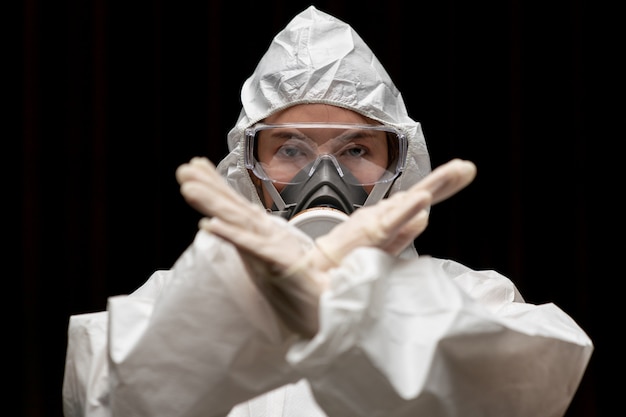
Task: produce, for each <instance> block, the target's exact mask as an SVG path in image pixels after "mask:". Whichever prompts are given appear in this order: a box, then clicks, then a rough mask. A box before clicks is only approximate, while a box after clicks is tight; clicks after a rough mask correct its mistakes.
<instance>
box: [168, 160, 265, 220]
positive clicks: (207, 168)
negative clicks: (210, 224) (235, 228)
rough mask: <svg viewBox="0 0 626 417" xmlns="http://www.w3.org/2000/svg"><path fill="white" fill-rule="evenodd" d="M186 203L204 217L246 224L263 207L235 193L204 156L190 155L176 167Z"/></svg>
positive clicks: (254, 217) (261, 210)
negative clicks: (185, 162) (188, 159)
mask: <svg viewBox="0 0 626 417" xmlns="http://www.w3.org/2000/svg"><path fill="white" fill-rule="evenodd" d="M176 179H177V181H178V182H179V184H180V191H181V194H182V195H183V197H184V198H185V200H186V201H187V203H189V205H190V206H192V207H193V208H194V209H196V210H198V211H199V212H200V213H202V214H203V215H205V216H210V217H214V216H217V217H220V218H222V220H224V221H227V222H232V223H244V224H245V226H249V225H250V224H252V223H254V222H253V220H254V219H256V218H257V217H258V215H259V214H260V213H261V212H263V213H264V210H263V209H262V208H260V207H258V206H256V205H254V204H252V203H250V202H249V201H247V200H246V199H245V198H243V197H242V196H241V195H239V194H237V192H235V190H233V189H232V188H231V187H229V186H228V184H227V183H226V182H225V181H224V179H223V178H222V176H221V175H220V174H219V173H218V172H217V170H216V169H215V165H213V164H212V163H211V162H210V161H209V160H208V159H206V158H193V159H192V160H191V161H190V162H189V163H187V164H183V165H181V166H180V167H178V169H177V170H176Z"/></svg>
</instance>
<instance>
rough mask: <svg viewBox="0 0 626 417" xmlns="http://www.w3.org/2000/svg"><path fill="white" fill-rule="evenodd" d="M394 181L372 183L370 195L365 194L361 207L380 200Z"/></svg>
mask: <svg viewBox="0 0 626 417" xmlns="http://www.w3.org/2000/svg"><path fill="white" fill-rule="evenodd" d="M394 182H395V181H389V182H379V183H378V184H376V185H374V188H372V191H371V192H370V195H368V196H367V200H365V203H364V204H363V207H366V206H369V205H371V204H376V203H378V202H379V201H380V200H382V199H383V198H385V196H386V195H387V193H388V192H389V189H390V188H391V186H392V185H393V183H394Z"/></svg>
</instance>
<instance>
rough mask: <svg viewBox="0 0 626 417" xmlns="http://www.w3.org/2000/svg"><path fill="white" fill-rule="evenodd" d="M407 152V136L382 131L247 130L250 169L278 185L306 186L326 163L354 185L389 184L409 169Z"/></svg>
mask: <svg viewBox="0 0 626 417" xmlns="http://www.w3.org/2000/svg"><path fill="white" fill-rule="evenodd" d="M406 152H407V139H406V136H405V135H404V134H403V133H402V132H400V131H398V130H396V129H394V128H392V127H389V126H382V125H368V124H334V123H289V124H264V123H258V124H256V125H254V126H252V127H250V128H248V129H246V130H245V153H244V161H245V165H246V168H247V169H249V170H251V171H252V172H253V173H254V175H256V176H257V177H258V178H260V179H262V180H267V181H272V182H274V183H278V184H299V183H302V182H305V181H306V180H307V179H308V178H309V177H310V176H312V175H313V174H314V173H315V170H316V168H317V167H318V165H319V164H320V163H321V161H323V160H325V159H329V160H331V161H332V162H333V164H334V166H335V168H336V169H337V171H338V172H339V175H340V176H341V177H342V178H343V179H344V181H346V182H347V183H349V184H354V185H373V184H377V183H381V182H389V181H393V180H394V179H395V178H396V177H397V176H398V175H399V174H400V173H401V172H402V170H403V169H404V163H405V160H406ZM303 170H304V171H303Z"/></svg>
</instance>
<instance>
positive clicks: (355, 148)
mask: <svg viewBox="0 0 626 417" xmlns="http://www.w3.org/2000/svg"><path fill="white" fill-rule="evenodd" d="M368 153H369V152H368V149H367V147H365V146H363V145H359V144H357V143H351V144H350V145H348V146H346V147H344V149H343V150H342V151H341V155H345V156H347V157H349V158H363V157H365V156H366V155H367V154H368Z"/></svg>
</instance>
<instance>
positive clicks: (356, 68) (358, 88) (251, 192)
mask: <svg viewBox="0 0 626 417" xmlns="http://www.w3.org/2000/svg"><path fill="white" fill-rule="evenodd" d="M241 102H242V105H243V108H242V110H241V113H240V115H239V119H238V121H237V124H236V125H235V127H234V128H232V129H231V131H230V132H229V133H228V148H229V151H230V153H229V154H228V155H227V156H226V158H224V159H223V160H222V161H221V162H220V163H219V164H218V167H217V168H218V171H219V172H220V173H221V174H222V175H223V176H224V177H225V178H226V180H227V181H228V183H229V184H230V185H231V186H232V187H233V188H235V189H236V190H237V191H239V192H240V193H241V194H242V195H243V196H244V197H246V198H247V199H248V200H250V201H252V202H254V203H257V204H259V205H261V206H263V203H262V202H261V199H260V197H259V195H258V194H257V191H256V188H255V186H254V184H253V183H252V180H251V178H250V175H249V173H248V171H247V170H246V167H245V165H244V149H243V148H244V146H243V144H244V131H245V129H246V128H248V127H250V126H252V125H254V124H255V123H257V122H259V121H262V120H263V119H265V118H266V117H268V116H270V115H272V114H274V113H276V112H279V111H281V110H283V109H285V108H287V107H290V106H294V105H297V104H307V103H322V104H330V105H333V106H338V107H343V108H346V109H349V110H353V111H355V112H357V113H360V114H362V115H364V116H366V117H369V118H371V119H374V120H376V121H379V122H381V123H382V124H383V125H387V126H392V127H394V128H396V129H399V130H400V131H402V132H403V133H404V134H405V135H406V137H407V139H408V152H407V161H406V165H405V169H404V172H402V174H401V175H400V176H399V177H398V178H397V179H396V180H395V182H394V184H393V186H392V187H391V189H390V191H389V194H393V193H394V192H397V191H399V190H405V189H408V188H409V187H410V186H411V185H413V184H415V183H416V182H418V181H419V180H420V179H421V178H423V177H424V176H426V175H427V174H428V173H429V172H430V170H431V167H430V159H429V155H428V151H427V147H426V143H425V141H424V137H423V135H422V130H421V127H420V124H419V123H417V122H415V121H414V120H412V119H411V118H410V117H409V116H408V114H407V110H406V107H405V105H404V101H403V99H402V95H401V94H400V92H399V91H398V89H397V88H396V87H395V85H394V84H393V82H392V81H391V78H390V77H389V75H388V74H387V72H386V71H385V69H384V68H383V66H382V65H381V63H380V62H379V61H378V59H377V58H376V56H374V54H373V52H372V51H371V49H370V48H369V47H368V46H367V45H366V44H365V42H363V40H362V39H361V37H360V36H359V35H358V34H357V33H356V32H355V31H354V30H353V29H352V28H351V27H350V26H349V25H348V24H346V23H344V22H342V21H341V20H338V19H337V18H335V17H333V16H331V15H329V14H327V13H324V12H322V11H320V10H318V9H316V8H315V7H314V6H310V7H308V8H307V9H306V10H304V11H303V12H301V13H300V14H298V15H297V16H296V17H294V18H293V19H292V20H291V22H289V24H288V25H287V26H286V27H285V29H283V30H282V31H281V32H280V33H278V35H276V37H275V38H274V39H273V41H272V43H271V44H270V46H269V49H268V50H267V52H266V53H265V55H264V56H263V57H262V58H261V60H260V62H259V63H258V65H257V67H256V69H255V70H254V73H253V74H252V75H251V76H250V77H249V78H248V79H247V80H246V81H245V83H244V85H243V87H242V90H241Z"/></svg>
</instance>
